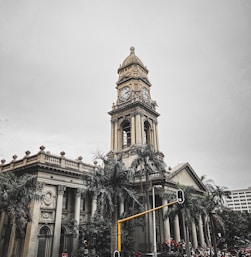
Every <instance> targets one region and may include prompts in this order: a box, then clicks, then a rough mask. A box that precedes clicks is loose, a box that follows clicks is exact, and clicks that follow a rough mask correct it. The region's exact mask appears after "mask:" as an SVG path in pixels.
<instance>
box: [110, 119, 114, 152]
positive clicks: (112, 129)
mask: <svg viewBox="0 0 251 257" xmlns="http://www.w3.org/2000/svg"><path fill="white" fill-rule="evenodd" d="M114 131H115V125H114V121H111V150H113V149H114Z"/></svg>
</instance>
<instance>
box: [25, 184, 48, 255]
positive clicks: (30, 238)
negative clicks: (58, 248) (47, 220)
mask: <svg viewBox="0 0 251 257" xmlns="http://www.w3.org/2000/svg"><path fill="white" fill-rule="evenodd" d="M43 186H44V184H43V183H39V182H38V183H37V191H38V194H39V193H41V192H42V189H43ZM40 206H41V200H37V201H33V202H32V203H31V206H30V212H31V215H32V222H30V223H28V224H27V229H26V233H25V239H24V249H23V255H22V257H34V256H36V251H37V245H38V237H37V235H38V224H39V220H40V215H41V211H40Z"/></svg>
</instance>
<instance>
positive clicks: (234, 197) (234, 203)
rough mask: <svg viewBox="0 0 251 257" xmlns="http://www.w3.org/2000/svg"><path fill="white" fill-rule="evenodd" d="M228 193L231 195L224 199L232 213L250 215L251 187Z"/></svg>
mask: <svg viewBox="0 0 251 257" xmlns="http://www.w3.org/2000/svg"><path fill="white" fill-rule="evenodd" d="M229 191H230V193H231V194H230V197H229V198H226V205H227V207H228V208H229V209H231V210H233V211H240V212H245V211H246V212H249V213H251V187H248V188H246V189H236V190H229Z"/></svg>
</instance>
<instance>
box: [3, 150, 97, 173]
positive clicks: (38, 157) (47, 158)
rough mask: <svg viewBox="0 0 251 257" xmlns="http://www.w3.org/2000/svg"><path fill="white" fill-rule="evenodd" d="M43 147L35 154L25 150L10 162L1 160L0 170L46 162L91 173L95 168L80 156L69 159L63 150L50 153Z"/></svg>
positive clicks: (54, 165)
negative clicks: (22, 154)
mask: <svg viewBox="0 0 251 257" xmlns="http://www.w3.org/2000/svg"><path fill="white" fill-rule="evenodd" d="M44 149H45V147H44V146H41V147H40V151H39V152H38V153H37V154H35V155H30V152H29V151H26V152H25V154H26V155H25V156H24V157H23V158H22V159H20V160H18V159H17V156H16V155H14V156H13V160H12V161H11V162H10V163H7V164H6V163H5V160H1V164H0V172H4V171H9V170H14V169H18V168H21V167H24V166H27V165H30V164H35V163H39V164H46V165H49V166H50V165H51V166H53V167H58V168H63V169H69V170H71V171H73V172H74V171H76V172H87V173H89V172H90V173H92V172H93V171H94V169H95V165H90V164H86V163H83V162H82V159H83V158H82V157H81V156H80V157H78V158H77V160H71V159H67V158H65V152H63V151H62V152H61V153H60V156H56V155H52V154H50V152H45V151H44Z"/></svg>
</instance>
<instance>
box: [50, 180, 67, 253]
mask: <svg viewBox="0 0 251 257" xmlns="http://www.w3.org/2000/svg"><path fill="white" fill-rule="evenodd" d="M64 191H65V186H62V185H58V196H57V207H56V215H55V225H54V235H53V246H52V256H55V257H57V256H58V255H59V246H60V236H61V221H62V220H61V218H62V208H63V195H64Z"/></svg>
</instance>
